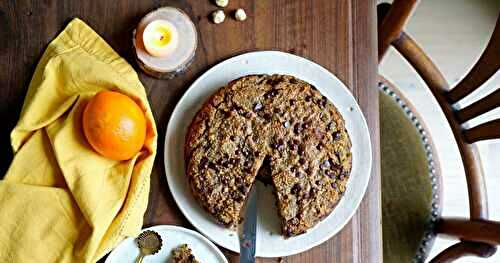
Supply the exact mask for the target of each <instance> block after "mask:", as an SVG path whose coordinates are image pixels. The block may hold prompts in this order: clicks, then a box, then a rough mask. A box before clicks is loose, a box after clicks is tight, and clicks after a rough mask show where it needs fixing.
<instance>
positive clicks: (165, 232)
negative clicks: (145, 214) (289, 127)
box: [106, 225, 227, 263]
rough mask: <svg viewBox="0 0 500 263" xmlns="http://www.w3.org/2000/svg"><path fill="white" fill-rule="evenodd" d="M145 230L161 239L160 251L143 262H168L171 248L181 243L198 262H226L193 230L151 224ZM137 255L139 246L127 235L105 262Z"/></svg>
mask: <svg viewBox="0 0 500 263" xmlns="http://www.w3.org/2000/svg"><path fill="white" fill-rule="evenodd" d="M145 230H153V231H156V232H157V233H158V234H160V236H161V239H162V246H161V249H160V251H158V253H156V254H154V255H149V256H146V257H145V258H144V261H143V262H145V263H146V262H151V263H152V262H158V263H160V262H161V263H165V262H169V261H167V260H168V259H169V258H170V255H171V254H172V250H173V249H174V248H176V247H178V246H180V245H182V244H188V246H189V247H190V248H191V250H192V253H193V255H194V256H195V258H196V259H198V260H199V261H200V262H214V263H227V259H226V258H225V257H224V255H223V254H222V252H221V251H220V250H219V249H218V248H217V247H216V246H215V245H214V244H212V242H210V240H208V239H206V238H205V237H204V236H202V235H200V234H198V233H197V232H195V231H193V230H189V229H186V228H183V227H178V226H168V225H160V226H153V227H150V228H146V229H144V231H145ZM138 256H139V248H138V247H137V245H136V242H135V238H133V237H129V238H127V239H125V240H123V242H121V243H120V245H118V247H116V248H115V249H114V250H113V252H111V254H109V256H108V258H106V263H126V262H131V263H133V262H135V261H136V259H137V257H138Z"/></svg>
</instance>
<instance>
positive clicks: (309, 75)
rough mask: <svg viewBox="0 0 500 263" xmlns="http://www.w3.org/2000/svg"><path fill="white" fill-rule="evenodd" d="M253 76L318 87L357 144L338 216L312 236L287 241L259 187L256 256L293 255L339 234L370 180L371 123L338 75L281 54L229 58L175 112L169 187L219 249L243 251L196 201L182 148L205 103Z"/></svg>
mask: <svg viewBox="0 0 500 263" xmlns="http://www.w3.org/2000/svg"><path fill="white" fill-rule="evenodd" d="M251 74H288V75H293V76H295V77H297V78H300V79H302V80H305V81H307V82H309V83H310V84H312V85H314V86H315V87H316V88H318V90H319V91H321V93H322V94H323V95H325V96H326V97H327V98H328V99H329V100H330V101H332V102H333V104H334V105H335V106H336V107H337V109H338V110H339V111H340V113H341V114H342V116H343V117H344V119H345V122H346V128H347V131H348V133H349V136H350V138H351V141H352V156H353V163H352V171H351V175H350V179H349V182H348V185H347V190H346V192H345V194H344V197H343V198H342V199H341V201H340V202H339V204H338V205H337V207H336V208H335V209H334V211H333V212H332V213H331V214H330V215H329V216H327V217H326V218H325V219H324V220H322V221H321V222H320V223H318V224H317V225H316V226H315V227H313V228H312V229H310V230H309V231H307V233H305V234H302V235H299V236H297V237H293V238H289V239H284V238H283V237H282V236H281V235H280V220H279V218H278V215H277V211H276V207H275V205H274V203H275V201H274V200H275V199H274V196H273V195H272V189H271V187H263V185H262V184H258V185H257V186H258V187H257V191H258V193H259V194H258V198H259V199H258V200H259V201H258V209H257V210H258V211H259V214H258V219H257V245H256V255H257V256H259V257H282V256H288V255H292V254H296V253H300V252H302V251H305V250H308V249H310V248H312V247H314V246H317V245H319V244H321V243H323V242H324V241H326V240H328V239H329V238H330V237H332V236H333V235H335V233H337V232H338V231H339V230H340V229H342V227H343V226H344V225H345V224H346V223H347V222H348V221H349V219H350V218H351V217H352V215H353V214H354V212H355V211H356V209H357V207H358V206H359V204H360V202H361V200H362V198H363V195H364V193H365V191H366V187H367V185H368V181H369V179H370V171H371V163H372V150H371V143H370V134H369V131H368V126H367V124H366V120H365V118H364V117H363V113H362V112H361V109H360V108H359V106H358V104H357V103H356V100H355V99H354V97H353V96H352V95H351V92H350V91H349V90H348V89H347V88H346V87H345V85H344V84H343V83H342V82H341V81H340V80H339V79H338V78H337V77H335V75H333V74H332V73H330V72H329V71H328V70H326V69H325V68H323V67H321V66H320V65H318V64H316V63H314V62H312V61H309V60H307V59H305V58H302V57H298V56H295V55H291V54H288V53H283V52H278V51H259V52H251V53H246V54H243V55H239V56H236V57H233V58H230V59H227V60H225V61H223V62H221V63H219V64H217V65H216V66H214V67H212V68H211V69H209V70H208V71H207V72H206V73H205V74H203V75H202V76H200V77H199V78H198V79H197V80H196V81H195V82H194V83H193V84H192V85H191V87H189V89H188V90H187V91H186V93H185V94H184V96H183V97H182V98H181V100H180V101H179V103H178V104H177V106H176V107H175V109H174V111H173V113H172V116H171V118H170V122H169V123H168V127H167V132H166V136H165V155H164V157H165V160H164V162H165V172H166V176H167V180H168V186H169V188H170V191H171V192H172V196H173V197H174V199H175V201H176V202H177V205H178V206H179V208H180V210H181V211H182V213H183V214H184V215H185V216H186V218H187V219H188V220H189V221H190V222H191V224H193V226H194V227H196V228H197V229H198V230H199V231H200V232H201V233H202V234H204V235H205V236H207V237H208V238H209V239H211V240H212V241H214V242H215V243H216V244H218V245H220V246H223V247H225V248H227V249H229V250H232V251H235V252H239V241H238V236H237V234H236V233H235V231H233V230H230V229H227V228H224V227H223V226H221V225H219V224H217V223H216V222H215V221H214V220H213V218H212V217H211V216H210V215H209V214H208V213H206V212H205V211H204V210H203V209H202V207H201V206H200V205H199V204H198V203H197V202H196V201H195V199H194V197H193V195H192V194H191V192H190V190H189V186H188V180H187V178H186V176H185V173H184V160H183V149H184V141H185V136H186V132H187V127H188V126H189V124H190V123H191V121H192V119H193V117H194V116H195V114H196V113H197V112H198V110H199V109H200V107H201V105H202V104H203V103H204V102H205V100H206V99H207V98H208V97H210V95H212V94H213V93H214V92H215V91H216V90H217V89H219V88H220V87H223V86H225V85H226V84H227V83H228V82H230V81H231V80H234V79H236V78H239V77H242V76H245V75H251Z"/></svg>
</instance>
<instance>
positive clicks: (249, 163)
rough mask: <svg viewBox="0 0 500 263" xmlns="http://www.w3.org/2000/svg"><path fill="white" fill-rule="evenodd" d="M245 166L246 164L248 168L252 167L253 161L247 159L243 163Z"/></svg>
mask: <svg viewBox="0 0 500 263" xmlns="http://www.w3.org/2000/svg"><path fill="white" fill-rule="evenodd" d="M243 166H245V167H247V168H250V167H252V162H250V161H248V160H247V161H245V163H244V164H243Z"/></svg>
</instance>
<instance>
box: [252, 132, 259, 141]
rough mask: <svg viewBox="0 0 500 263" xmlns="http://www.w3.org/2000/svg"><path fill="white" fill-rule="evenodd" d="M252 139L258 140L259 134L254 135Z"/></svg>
mask: <svg viewBox="0 0 500 263" xmlns="http://www.w3.org/2000/svg"><path fill="white" fill-rule="evenodd" d="M252 140H253V141H254V142H257V141H258V140H259V136H257V134H254V135H252Z"/></svg>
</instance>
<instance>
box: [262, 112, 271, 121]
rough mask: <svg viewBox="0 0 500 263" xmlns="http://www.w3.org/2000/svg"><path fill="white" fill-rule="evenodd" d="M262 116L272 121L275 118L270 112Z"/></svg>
mask: <svg viewBox="0 0 500 263" xmlns="http://www.w3.org/2000/svg"><path fill="white" fill-rule="evenodd" d="M262 117H263V118H264V120H266V121H270V120H271V119H272V118H273V116H272V115H271V114H270V113H264V116H262Z"/></svg>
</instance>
